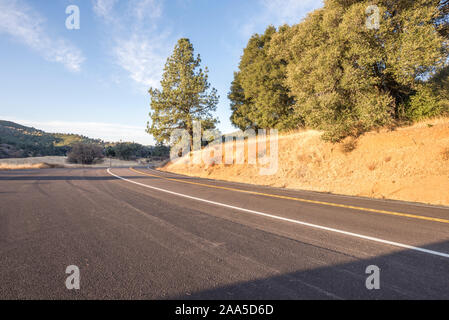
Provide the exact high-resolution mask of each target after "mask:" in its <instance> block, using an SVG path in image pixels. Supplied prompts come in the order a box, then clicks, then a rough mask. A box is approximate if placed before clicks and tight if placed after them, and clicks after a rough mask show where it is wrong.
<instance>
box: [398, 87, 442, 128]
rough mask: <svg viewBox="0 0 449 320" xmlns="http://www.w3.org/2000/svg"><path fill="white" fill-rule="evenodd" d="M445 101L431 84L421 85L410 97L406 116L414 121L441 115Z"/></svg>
mask: <svg viewBox="0 0 449 320" xmlns="http://www.w3.org/2000/svg"><path fill="white" fill-rule="evenodd" d="M443 109H444V102H443V101H441V98H440V97H439V96H437V95H436V94H435V92H434V91H433V90H432V88H430V87H429V86H421V87H420V88H419V90H418V91H417V93H416V94H415V95H413V96H412V97H411V98H410V101H409V102H408V104H407V107H406V116H407V118H408V119H410V120H412V121H419V120H423V119H426V118H431V117H435V116H438V115H441V114H442V112H443Z"/></svg>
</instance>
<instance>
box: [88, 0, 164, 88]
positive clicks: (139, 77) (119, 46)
mask: <svg viewBox="0 0 449 320" xmlns="http://www.w3.org/2000/svg"><path fill="white" fill-rule="evenodd" d="M119 6H120V8H118V7H119ZM119 9H120V10H121V12H122V11H123V12H126V14H120V15H118V14H116V12H117V11H118V10H119ZM94 12H95V13H96V14H97V16H98V17H100V18H101V19H103V21H104V23H105V25H106V32H109V35H110V36H109V38H111V39H112V49H111V52H112V55H113V57H114V59H115V62H116V63H117V65H118V66H119V67H121V68H122V69H123V70H124V71H125V72H127V73H128V75H129V77H130V78H131V79H132V80H134V81H135V82H136V83H137V84H139V85H143V86H145V88H146V89H148V87H149V86H152V87H157V86H158V85H159V81H160V78H161V75H162V70H163V67H164V63H165V60H166V57H167V55H168V54H169V50H170V49H171V45H170V41H169V40H170V32H168V31H167V30H160V28H159V27H158V22H159V19H160V17H161V16H162V12H163V7H162V1H156V0H129V1H127V2H126V3H125V4H124V3H123V2H119V1H117V0H94Z"/></svg>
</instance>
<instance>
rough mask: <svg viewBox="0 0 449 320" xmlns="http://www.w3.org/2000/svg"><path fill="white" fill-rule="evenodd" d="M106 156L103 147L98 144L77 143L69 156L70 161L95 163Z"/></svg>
mask: <svg viewBox="0 0 449 320" xmlns="http://www.w3.org/2000/svg"><path fill="white" fill-rule="evenodd" d="M103 158H104V154H103V148H102V147H101V146H99V145H96V144H90V143H77V144H75V145H73V147H72V150H71V151H70V152H69V154H68V156H67V161H68V162H69V163H77V164H94V163H98V162H100V161H102V159H103Z"/></svg>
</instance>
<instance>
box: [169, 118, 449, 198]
mask: <svg viewBox="0 0 449 320" xmlns="http://www.w3.org/2000/svg"><path fill="white" fill-rule="evenodd" d="M321 134H322V133H321V132H318V131H311V130H309V131H300V132H294V133H291V134H286V135H282V136H281V137H280V139H279V170H278V171H277V173H276V174H275V175H272V176H261V175H259V171H258V169H257V168H256V167H255V166H253V165H247V164H245V165H235V164H234V165H222V164H217V165H212V166H206V165H193V164H188V163H187V161H186V160H187V159H185V158H184V159H180V160H179V161H177V162H175V163H170V164H168V165H166V166H165V167H164V168H162V170H164V171H170V172H175V173H179V174H185V175H190V176H198V177H205V178H211V179H219V180H228V181H235V182H243V183H250V184H259V185H268V186H274V187H282V188H291V189H302V190H313V191H321V192H330V193H336V194H345V195H354V196H366V197H373V198H388V199H397V200H406V201H416V202H423V203H431V204H439V205H449V192H448V190H449V118H443V119H439V120H428V121H425V122H421V123H418V124H416V125H413V126H410V127H403V128H398V129H396V130H393V131H392V130H387V129H385V130H381V131H379V132H369V133H366V134H365V135H363V136H362V137H360V138H359V139H358V140H357V141H352V140H346V141H345V142H342V143H339V144H332V143H330V142H325V141H323V140H322V139H321ZM259 152H260V150H259Z"/></svg>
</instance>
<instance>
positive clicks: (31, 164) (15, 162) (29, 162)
mask: <svg viewBox="0 0 449 320" xmlns="http://www.w3.org/2000/svg"><path fill="white" fill-rule="evenodd" d="M66 160H67V158H66V157H57V156H50V157H34V158H14V159H0V169H1V170H20V169H45V168H105V167H109V166H111V167H132V166H140V165H142V164H145V165H147V163H143V162H141V161H124V160H118V159H104V161H103V162H102V163H97V164H93V165H82V164H71V163H67V161H66ZM160 164H162V162H158V163H155V164H154V165H160ZM149 165H151V164H149Z"/></svg>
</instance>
